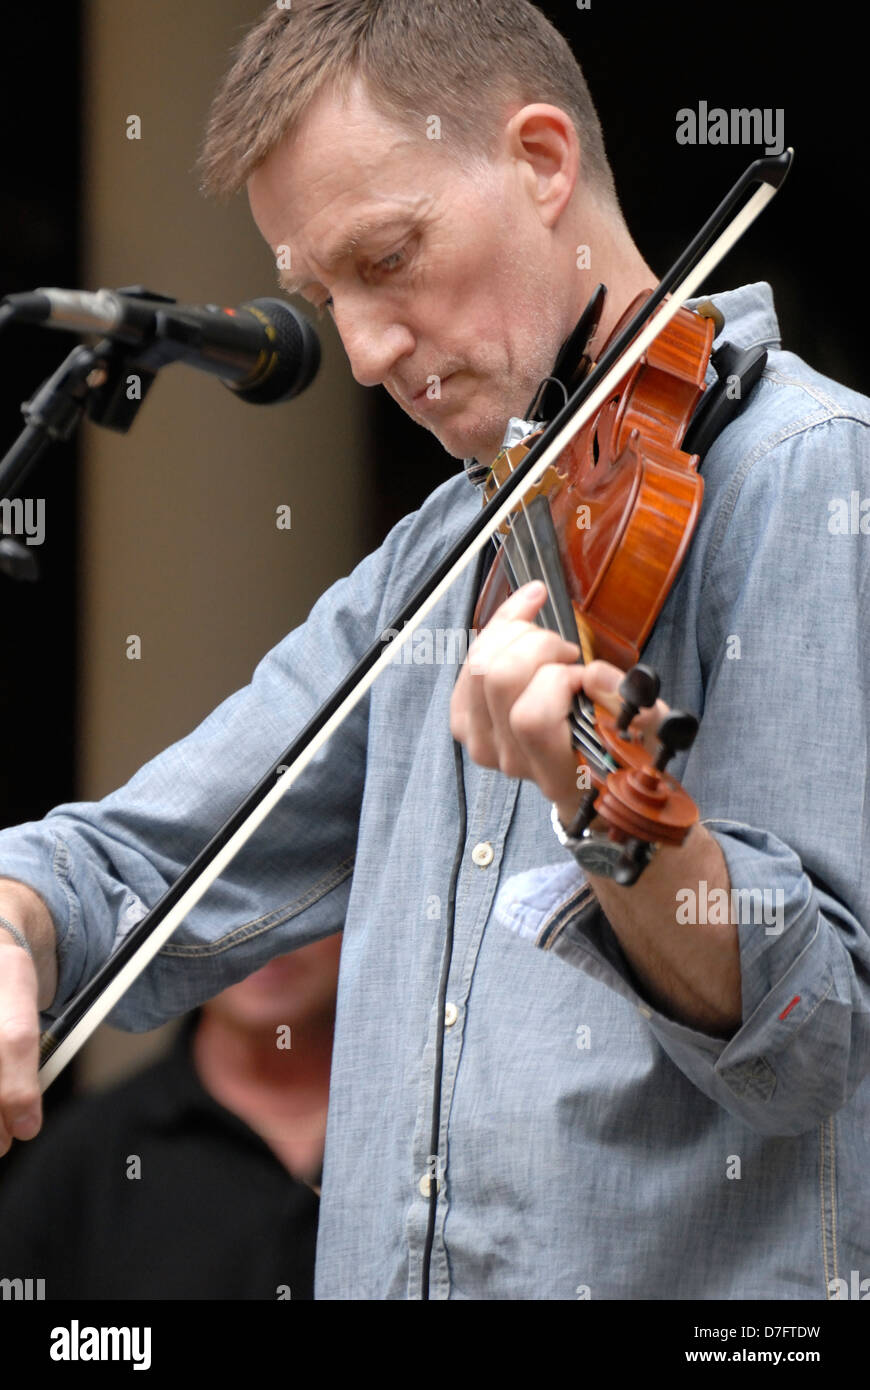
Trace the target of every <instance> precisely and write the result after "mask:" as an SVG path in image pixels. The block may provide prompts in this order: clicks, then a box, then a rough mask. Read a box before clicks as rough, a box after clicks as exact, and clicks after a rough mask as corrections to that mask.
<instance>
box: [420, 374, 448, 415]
mask: <svg viewBox="0 0 870 1390" xmlns="http://www.w3.org/2000/svg"><path fill="white" fill-rule="evenodd" d="M453 376H455V373H454V372H451V373H450V375H449V376H445V377H437V376H436V377H435V381H434V382H433V381H432V379H431V378H430V379H429V381H427V383H426V385H425V386H424V387H423V389H422V391H418V392H417V394H416V396H414V398H413V399H412V401H411V405H412V407H413V408H414V409H415V410H418V409H420V408H421V407H422V408H424V409H425V407H426V406H427V405H435V404H436V403H437V402H438V401H439V400H440V399H441V389H442V387H444V386H446V384H447V382H448V381H450V379H451V378H452V377H453ZM436 387H437V389H436ZM433 390H434V391H435V394H434V395H430V392H432V391H433Z"/></svg>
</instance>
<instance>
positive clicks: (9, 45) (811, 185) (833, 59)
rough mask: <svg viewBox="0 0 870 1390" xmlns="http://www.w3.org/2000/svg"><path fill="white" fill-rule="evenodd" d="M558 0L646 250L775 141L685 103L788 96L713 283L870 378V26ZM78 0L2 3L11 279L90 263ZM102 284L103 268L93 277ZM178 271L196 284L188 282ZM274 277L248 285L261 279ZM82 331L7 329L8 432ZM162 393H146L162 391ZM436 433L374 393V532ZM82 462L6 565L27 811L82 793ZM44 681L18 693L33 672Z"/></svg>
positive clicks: (2, 271) (841, 18)
mask: <svg viewBox="0 0 870 1390" xmlns="http://www.w3.org/2000/svg"><path fill="white" fill-rule="evenodd" d="M542 8H543V9H544V10H545V12H546V13H547V14H548V15H549V17H550V18H551V19H553V21H554V22H555V23H556V24H557V25H558V26H559V27H560V28H561V29H562V32H563V33H565V35H566V36H567V37H568V39H569V41H570V42H571V44H572V46H573V48H574V51H575V53H576V54H577V56H578V58H579V60H580V63H581V65H582V67H583V69H584V72H585V74H586V78H587V81H588V83H589V86H590V88H591V91H592V95H593V98H594V100H595V102H596V104H597V106H598V109H599V113H600V116H601V120H602V124H603V127H604V131H605V138H606V142H607V148H608V152H609V155H610V158H611V161H612V164H613V168H614V172H615V176H616V182H617V188H618V190H619V193H620V197H621V200H622V203H623V207H624V211H625V214H626V217H627V220H628V223H629V227H630V228H631V230H632V233H633V235H634V236H635V239H636V240H637V242H638V245H639V246H640V248H641V251H642V252H643V254H644V256H645V257H646V258H647V260H648V261H649V262H650V264H651V265H652V266H653V267H654V268H656V269H658V270H659V271H662V270H664V269H665V268H666V267H667V266H668V265H669V264H670V263H671V262H672V261H673V260H674V259H675V257H676V256H677V254H678V253H679V251H680V250H681V248H682V246H683V245H684V244H685V242H686V241H687V240H688V239H689V237H690V236H691V235H693V234H694V232H695V231H696V229H697V228H698V226H700V224H701V222H702V221H703V220H704V219H705V217H706V216H707V215H708V214H709V212H710V211H711V210H712V208H713V207H714V206H715V205H716V204H717V203H718V201H719V200H720V198H721V197H722V196H723V194H724V193H725V191H726V190H727V189H728V187H730V185H731V183H732V182H733V181H734V180H735V179H736V178H737V176H738V175H739V174H740V173H741V172H742V170H743V168H744V167H745V165H746V164H747V163H748V162H749V160H750V159H752V158H754V157H755V156H756V155H757V154H759V153H761V151H760V150H756V149H751V148H748V147H743V148H730V147H727V146H697V147H687V146H680V145H678V144H677V143H676V139H675V131H676V112H677V110H678V109H679V108H680V107H683V106H689V107H694V108H696V107H697V103H698V101H699V100H700V99H704V100H706V101H707V102H708V104H709V105H710V106H713V105H720V106H723V107H726V108H731V107H736V106H747V107H755V106H760V107H782V108H783V109H784V111H785V138H786V142H787V143H788V144H791V145H793V146H794V147H795V149H796V158H795V164H794V168H793V170H792V172H791V174H790V176H789V179H788V181H787V183H786V185H785V187H784V189H783V190H782V192H781V193H780V195H779V196H778V197H777V199H776V200H775V201H774V203H773V204H772V205H771V207H770V208H769V209H768V210H767V211H766V212H765V213H764V214H763V216H762V218H761V219H760V220H759V222H758V223H756V225H755V227H753V229H752V230H751V231H750V233H749V234H748V235H747V236H746V237H745V238H744V240H743V241H742V242H741V243H740V245H739V246H738V247H737V249H736V250H735V251H734V252H732V253H731V255H730V257H729V258H728V260H727V262H726V263H725V264H724V265H723V266H722V267H721V268H720V270H719V271H718V272H717V273H716V282H715V283H714V284H710V285H709V286H708V289H711V290H714V289H723V288H728V287H730V286H734V285H738V284H743V283H746V282H749V281H753V280H768V281H769V282H770V283H771V284H772V286H773V289H774V293H775V297H776V303H777V308H778V311H779V316H780V321H781V324H782V328H783V338H784V342H785V344H786V345H787V346H788V347H790V348H792V349H793V350H794V351H796V352H798V353H799V354H800V355H801V356H803V357H805V358H806V359H807V360H808V361H809V362H811V363H812V364H813V365H814V366H815V367H817V368H819V369H820V370H821V371H823V372H826V373H827V374H829V375H831V376H833V377H836V378H838V379H839V380H842V381H845V382H846V383H848V384H849V385H851V386H853V387H855V388H857V389H858V390H864V391H866V390H868V387H870V380H868V377H870V373H868V368H867V357H866V354H865V352H864V350H863V335H864V331H865V325H864V316H863V308H864V303H863V295H862V291H861V283H862V282H861V280H860V271H861V270H862V269H863V253H864V243H865V236H864V228H865V193H864V187H865V184H864V178H865V174H864V170H865V158H864V146H863V138H862V137H863V124H864V123H863V100H862V98H863V95H864V89H865V86H866V77H865V73H864V68H863V57H862V54H863V48H864V44H863V38H862V36H861V33H860V31H858V30H856V29H855V28H854V25H853V20H852V18H851V16H852V11H851V10H850V9H848V8H847V7H846V6H845V5H844V4H843V3H841V0H838V3H836V4H830V5H827V6H826V7H824V8H817V9H813V10H812V11H806V12H804V13H807V14H812V16H813V19H812V24H811V25H809V24H807V22H806V21H805V20H803V19H802V18H801V17H800V12H795V11H794V10H786V9H782V8H780V7H778V6H777V7H770V8H763V7H762V6H760V5H758V4H750V3H744V0H740V2H739V3H732V4H731V5H729V6H727V7H708V8H707V9H705V10H699V8H698V7H697V6H694V5H691V6H690V5H688V4H684V3H682V0H668V3H663V4H659V5H655V6H653V5H649V6H640V5H636V4H632V5H626V4H614V3H603V2H602V0H593V5H592V8H591V9H590V10H586V11H581V10H578V9H577V8H576V6H574V5H571V4H569V3H565V4H563V5H561V6H553V5H550V4H546V5H543V6H542ZM81 14H82V7H81V5H80V4H76V3H71V2H68V3H66V4H64V5H61V6H57V7H53V8H52V11H51V18H50V23H49V22H46V16H45V13H44V11H43V10H42V9H41V8H39V7H33V8H27V7H23V6H13V7H11V8H8V9H7V11H6V13H5V15H4V25H3V28H4V33H3V48H4V58H5V62H4V65H3V66H4V83H3V85H2V88H0V141H2V154H3V158H2V166H0V167H2V170H3V178H2V181H0V294H4V293H9V292H11V291H14V290H22V289H28V288H33V287H35V286H37V285H45V284H49V285H50V284H55V285H77V284H80V283H81V277H80V272H79V256H78V244H77V232H76V229H77V226H78V217H79V212H80V208H79V169H80V157H79V156H80V152H79V143H80V124H79V123H80V109H81V102H80V92H79V67H80V65H79V57H78V53H79V45H80V31H81ZM89 288H96V287H95V286H90V287H89ZM173 289H174V290H175V291H176V292H178V293H179V294H180V297H182V298H183V286H174V287H173ZM264 292H265V293H271V292H272V290H271V288H270V287H268V286H263V285H259V286H252V287H251V293H252V294H256V293H264ZM69 342H70V340H69V339H61V338H58V337H55V336H53V335H50V334H47V333H42V332H40V331H38V330H35V329H34V330H25V329H21V328H15V330H14V331H8V330H7V332H6V334H5V335H4V337H3V339H2V342H0V356H2V365H3V370H2V373H0V450H5V448H6V447H8V445H9V444H10V443H11V442H12V440H13V438H14V437H15V435H16V433H17V431H18V429H19V427H20V423H21V422H20V415H19V406H20V403H21V401H22V400H24V399H25V398H26V397H27V396H29V395H30V394H31V393H32V392H33V390H34V389H35V387H36V386H37V384H38V383H39V382H40V381H41V380H42V378H43V377H44V376H46V375H47V374H48V373H49V371H50V370H51V369H52V368H53V367H54V366H55V365H56V364H57V363H58V362H59V361H60V359H61V357H62V356H63V354H64V352H65V351H67V350H68V345H69ZM146 408H147V407H146ZM455 467H456V465H455V463H454V461H453V460H451V459H449V458H447V457H446V455H445V454H444V453H443V451H442V450H441V448H440V446H439V445H438V444H437V443H436V441H434V439H433V438H432V437H431V436H429V435H427V434H426V433H425V432H424V431H422V430H421V429H420V428H419V427H417V426H415V425H414V424H413V423H412V422H410V421H409V420H408V419H407V418H406V417H405V416H403V415H402V414H401V412H400V411H399V410H398V409H397V408H396V407H395V406H394V404H393V403H392V401H390V399H389V398H388V397H387V396H386V393H384V392H382V391H378V392H376V393H372V459H371V476H372V487H371V492H370V501H369V516H368V529H369V534H370V541H371V544H376V543H377V542H378V540H379V539H380V538H381V537H382V536H383V535H384V534H385V532H386V530H387V529H388V527H389V526H390V525H392V524H393V523H394V522H395V521H396V520H397V519H398V517H400V516H401V515H403V514H404V513H405V512H406V511H408V510H409V509H411V508H413V507H415V506H416V505H418V504H419V502H420V501H421V500H422V498H423V497H425V495H426V494H427V493H428V492H429V491H430V490H431V488H432V487H433V486H435V485H436V484H437V483H438V482H440V481H441V480H442V479H443V478H445V477H446V476H448V475H449V474H450V473H451V472H453V471H455ZM75 481H76V467H75V450H74V448H73V447H72V446H64V447H56V448H54V449H53V450H52V451H51V452H50V454H49V455H48V456H47V457H46V459H45V460H44V461H43V462H42V463H41V464H40V467H39V471H38V473H36V474H34V475H32V479H31V480H30V481H29V483H28V489H27V490H28V494H29V495H32V496H46V497H47V498H48V499H49V501H50V506H51V509H52V512H53V514H54V515H57V512H58V511H60V512H61V513H62V514H63V515H64V516H65V517H66V518H67V519H68V527H67V528H65V530H64V531H63V532H62V533H61V532H60V531H59V530H58V528H57V527H54V526H53V527H52V530H51V544H50V545H45V546H43V547H42V548H41V550H40V552H39V558H40V562H41V564H42V567H43V573H44V578H43V580H42V582H41V583H40V584H39V585H37V586H25V585H15V584H13V583H12V582H11V581H10V580H8V579H6V578H4V577H2V576H0V641H2V653H3V661H2V664H0V720H2V727H3V730H4V739H3V758H2V760H0V815H2V824H13V823H16V822H19V821H23V820H28V819H32V818H34V817H37V816H40V815H42V814H43V813H44V812H45V810H47V809H48V808H49V807H51V806H52V805H56V804H58V803H59V802H61V801H65V800H68V799H70V798H72V797H73V795H74V788H75V760H74V732H75V721H76V702H75V682H74V669H73V658H74V653H75V651H76V649H77V648H76V633H75V598H76V572H75V559H74V555H75V552H74V537H75V528H76V505H75V503H76V490H75ZM25 669H26V670H27V672H28V682H27V684H28V688H29V689H30V690H33V689H34V688H35V689H38V690H39V691H41V693H42V698H41V699H39V700H36V701H34V700H33V699H31V698H29V699H28V701H27V702H26V704H25V702H24V700H23V699H22V698H21V697H20V694H19V692H18V688H17V682H18V679H19V675H20V673H21V672H22V671H23V670H25Z"/></svg>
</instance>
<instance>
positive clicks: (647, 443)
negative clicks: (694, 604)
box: [475, 295, 715, 670]
mask: <svg viewBox="0 0 870 1390" xmlns="http://www.w3.org/2000/svg"><path fill="white" fill-rule="evenodd" d="M646 298H647V296H646V295H640V296H638V298H637V299H636V300H635V301H634V303H633V304H632V305H631V306H630V307H629V308H628V309H627V310H626V313H625V314H624V315H623V318H622V319H621V320H620V322H619V324H617V326H616V328H615V329H614V333H613V335H612V336H613V337H615V336H617V335H618V334H619V332H620V331H621V330H622V328H623V327H624V325H625V324H626V323H627V322H628V321H629V320H630V319H631V317H632V316H633V315H634V313H635V312H636V311H637V309H638V307H639V306H640V304H642V303H643V301H644V300H645V299H646ZM714 333H715V325H714V321H713V320H712V319H711V318H705V317H703V316H702V315H701V314H699V313H697V312H694V311H691V310H687V309H681V310H680V311H679V313H678V314H677V315H676V317H675V318H674V319H673V320H672V321H671V323H670V324H669V325H668V326H667V328H666V329H665V330H664V332H663V333H661V334H660V335H659V337H658V338H656V339H655V340H654V342H653V343H652V344H651V346H650V348H649V350H648V351H647V353H646V354H645V355H644V356H643V357H642V358H641V360H640V362H638V363H637V364H636V366H635V367H634V368H633V369H632V370H631V372H630V373H629V374H628V375H627V376H626V378H625V379H624V380H623V381H622V382H621V383H620V385H619V387H618V388H617V390H616V391H615V392H614V394H613V395H612V396H611V397H610V399H609V400H608V401H607V403H606V404H605V405H604V406H603V407H602V408H601V410H600V411H599V412H598V414H597V415H596V416H593V418H592V419H591V420H590V421H588V423H587V424H586V425H585V426H584V427H583V428H582V429H581V430H580V431H579V432H578V433H577V435H576V436H575V437H574V439H573V440H572V441H571V442H570V443H569V444H568V446H567V448H565V449H564V450H563V452H562V453H561V454H560V455H559V458H558V460H557V462H556V463H555V464H554V465H553V467H552V468H551V469H550V470H549V472H548V473H547V474H546V475H545V477H544V479H543V480H542V482H541V484H540V485H539V487H538V489H537V490H536V491H537V492H538V493H541V492H545V493H546V495H547V496H548V498H549V503H550V511H551V513H552V518H553V524H554V526H555V529H556V534H557V536H558V540H559V549H560V553H561V554H562V557H563V570H564V576H565V583H566V587H567V590H568V593H569V595H570V597H571V600H572V602H573V605H574V612H575V617H576V620H577V626H578V630H579V632H580V637H581V644H582V645H583V648H584V656H585V657H586V659H587V660H589V659H591V658H592V656H593V655H594V656H598V657H601V658H602V659H603V660H605V661H610V662H612V663H613V664H614V665H616V666H619V667H621V668H622V669H623V670H624V669H626V668H627V667H629V666H632V665H633V664H634V663H635V662H636V661H637V660H638V659H639V656H640V652H641V650H642V648H643V646H644V644H645V642H646V640H647V638H648V636H649V634H650V632H651V630H652V627H653V624H654V623H655V620H656V618H657V617H658V615H659V613H660V612H661V609H662V606H663V604H664V601H665V599H666V597H667V595H668V593H669V591H670V589H671V586H672V584H673V583H674V580H675V579H676V576H677V573H678V571H679V568H680V565H681V563H682V561H683V558H684V556H685V554H686V552H687V550H688V547H689V544H690V542H691V539H692V536H693V534H694V531H695V527H696V525H697V521H698V516H699V514H700V510H701V501H702V499H703V494H704V484H703V480H702V479H701V477H700V476H699V474H698V472H697V469H698V464H699V462H700V459H699V456H698V455H697V454H688V453H685V452H684V451H683V450H682V449H681V448H680V444H681V442H682V439H683V437H684V435H685V433H686V431H687V429H688V427H689V424H690V423H691V420H692V416H693V414H694V412H695V410H696V408H697V406H698V403H699V401H700V400H701V397H702V395H703V393H704V390H705V389H706V388H705V376H706V372H707V366H708V363H709V360H710V354H711V352H712V346H713V337H714ZM535 437H536V436H535V435H530V436H529V437H528V439H527V440H526V441H523V442H522V443H520V444H516V445H514V446H513V448H512V449H509V450H505V451H504V453H503V454H502V455H500V456H499V458H498V459H497V460H496V461H495V463H494V464H493V470H492V472H491V474H490V478H489V480H488V481H487V489H488V495H487V500H489V497H490V496H492V495H495V492H496V491H497V490H498V487H499V486H500V485H501V483H502V482H503V481H504V480H505V478H506V477H507V476H509V474H510V472H511V471H512V470H513V469H514V468H515V467H516V466H517V464H518V463H519V462H520V461H521V459H522V458H523V457H524V456H525V454H526V453H527V452H528V449H529V448H530V447H531V444H532V442H533V440H534V438H535ZM527 500H528V499H527ZM510 590H511V580H510V577H509V575H508V573H507V571H506V567H505V564H504V556H503V554H502V552H499V554H498V556H497V557H496V560H495V561H494V563H493V565H492V568H491V570H490V573H489V575H488V576H487V580H486V583H485V585H484V588H483V590H482V592H481V596H480V601H479V604H478V609H477V614H476V616H475V627H482V626H484V625H485V624H486V622H488V620H489V618H490V617H491V616H492V614H493V613H494V612H495V610H496V608H498V607H499V605H500V604H501V603H503V602H504V600H505V599H506V598H507V597H508V595H509V593H510Z"/></svg>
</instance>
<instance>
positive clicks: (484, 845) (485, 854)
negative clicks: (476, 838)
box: [471, 840, 495, 869]
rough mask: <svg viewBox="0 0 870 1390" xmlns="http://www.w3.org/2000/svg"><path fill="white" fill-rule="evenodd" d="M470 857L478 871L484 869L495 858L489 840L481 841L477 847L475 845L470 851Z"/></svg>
mask: <svg viewBox="0 0 870 1390" xmlns="http://www.w3.org/2000/svg"><path fill="white" fill-rule="evenodd" d="M471 857H472V859H473V860H474V862H475V864H476V865H477V867H478V868H479V869H485V868H487V866H488V865H490V864H491V863H492V861H493V859H494V858H495V850H494V849H493V847H492V845H491V844H490V843H489V840H481V842H480V844H479V845H475V846H474V849H473V850H472V851H471Z"/></svg>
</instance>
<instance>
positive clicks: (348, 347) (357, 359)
mask: <svg viewBox="0 0 870 1390" xmlns="http://www.w3.org/2000/svg"><path fill="white" fill-rule="evenodd" d="M332 313H333V318H334V319H335V326H336V328H337V329H338V333H339V337H340V338H341V341H342V343H343V345H344V350H345V352H346V353H347V356H348V361H349V362H350V369H351V371H352V372H353V375H354V378H355V380H356V381H358V382H359V384H360V386H380V385H381V383H382V382H383V381H386V380H387V379H388V378H389V376H390V373H391V372H392V370H393V368H394V366H395V364H396V362H398V361H399V359H400V358H402V357H407V356H408V355H409V354H410V353H412V352H413V351H414V336H413V334H412V333H411V330H410V329H409V328H408V327H407V326H406V325H405V324H404V323H403V322H402V321H401V320H400V319H399V318H398V316H397V315H396V313H395V312H394V311H390V310H389V309H388V308H387V307H386V306H381V305H378V306H377V307H376V306H375V305H374V304H373V303H372V300H371V298H368V297H367V298H365V299H363V298H362V297H360V298H359V299H356V300H354V301H352V302H351V301H349V300H345V301H343V302H342V301H340V300H338V299H337V298H336V299H335V300H334V303H333V309H332Z"/></svg>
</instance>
